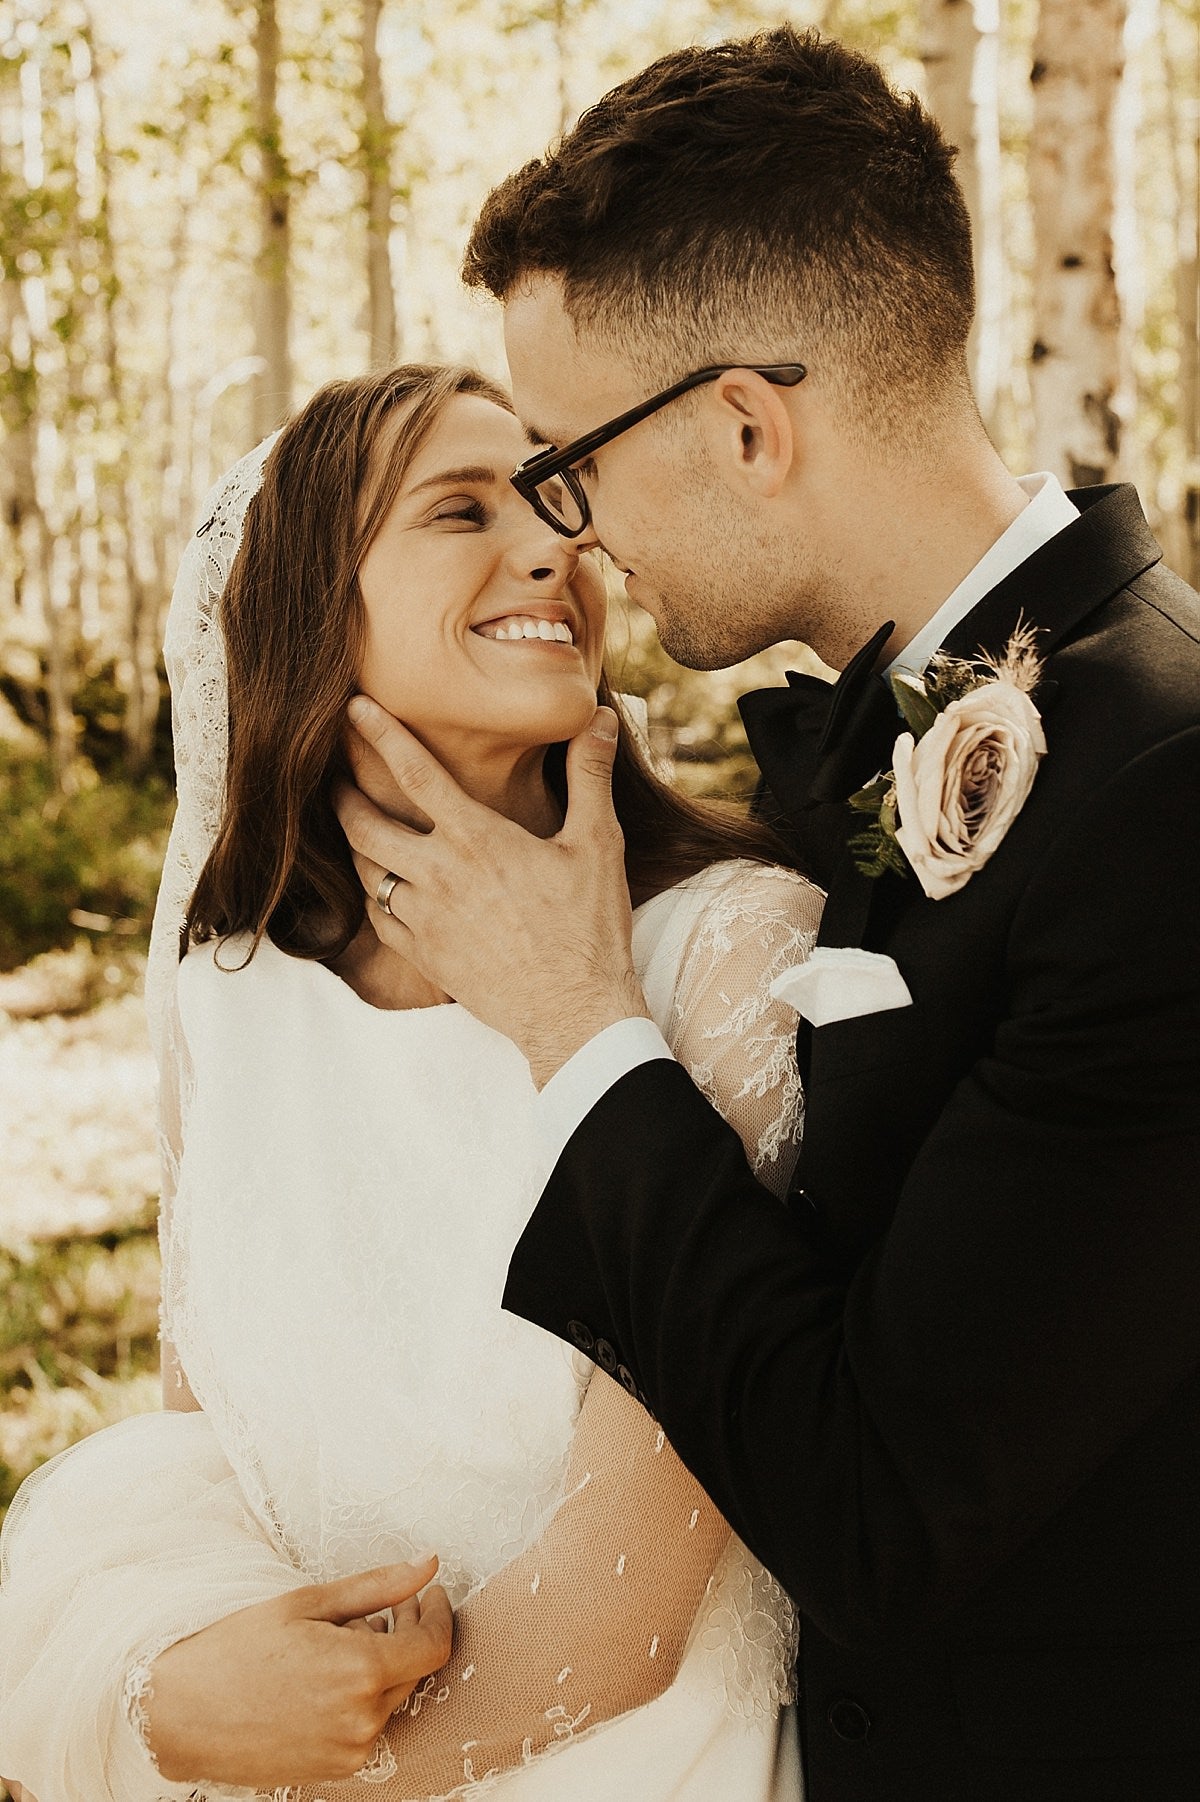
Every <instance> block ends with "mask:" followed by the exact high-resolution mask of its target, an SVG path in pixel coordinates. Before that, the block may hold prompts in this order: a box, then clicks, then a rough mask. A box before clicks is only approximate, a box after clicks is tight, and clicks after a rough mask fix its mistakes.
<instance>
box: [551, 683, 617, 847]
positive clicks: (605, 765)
mask: <svg viewBox="0 0 1200 1802" xmlns="http://www.w3.org/2000/svg"><path fill="white" fill-rule="evenodd" d="M616 754H617V716H616V714H615V713H614V712H613V710H612V708H611V707H598V708H597V709H596V716H595V718H594V719H593V721H592V723H591V725H590V726H587V727H586V728H585V729H584V730H583V731H582V732H580V733H579V734H578V736H577V737H575V738H573V739H572V740H571V743H570V744H569V745H568V747H567V817H566V821H565V823H564V825H563V836H564V837H566V838H584V837H586V838H588V839H592V838H594V836H595V834H596V833H597V832H605V831H608V832H619V830H620V828H619V827H618V825H617V816H616V814H615V813H614V812H613V803H612V771H613V759H614V758H615V757H616Z"/></svg>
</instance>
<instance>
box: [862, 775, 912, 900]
mask: <svg viewBox="0 0 1200 1802" xmlns="http://www.w3.org/2000/svg"><path fill="white" fill-rule="evenodd" d="M850 806H851V807H852V808H853V809H854V811H855V813H861V814H865V815H866V817H867V823H866V824H865V825H864V826H863V827H862V828H861V829H860V830H859V831H858V832H856V833H855V834H854V836H853V837H852V838H851V839H850V841H849V848H850V855H851V856H852V857H853V859H854V862H855V864H856V866H857V868H858V869H859V870H861V871H862V873H863V875H864V876H883V875H885V874H886V873H887V872H888V871H889V870H890V871H891V872H892V873H893V875H896V876H906V875H907V874H908V864H907V862H906V860H905V856H904V853H903V851H901V849H900V847H899V845H898V844H897V843H896V827H897V826H898V824H899V815H898V814H897V812H896V789H895V785H894V784H893V782H892V779H891V777H890V776H877V777H876V779H875V781H874V782H871V783H868V785H867V787H866V788H860V789H859V790H858V792H857V794H853V795H851V797H850Z"/></svg>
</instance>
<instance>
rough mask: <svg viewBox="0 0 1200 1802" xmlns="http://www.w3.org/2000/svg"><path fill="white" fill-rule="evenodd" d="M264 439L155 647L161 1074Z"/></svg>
mask: <svg viewBox="0 0 1200 1802" xmlns="http://www.w3.org/2000/svg"><path fill="white" fill-rule="evenodd" d="M278 436H279V434H278V432H274V433H272V435H271V436H270V437H269V438H264V439H263V441H262V443H261V444H259V445H256V447H255V448H254V450H252V451H250V452H249V453H248V454H247V455H246V456H244V457H243V458H242V459H241V460H240V462H237V463H235V464H234V466H233V468H232V469H230V470H228V471H227V472H226V473H225V475H223V476H222V477H221V479H220V481H219V482H217V483H216V485H215V486H214V487H213V488H211V489H210V490H209V493H208V494H207V496H206V497H205V501H204V506H203V508H202V511H201V519H202V524H201V525H200V527H199V529H198V530H197V531H196V532H195V533H194V534H193V535H192V537H191V538H189V540H188V542H187V546H186V548H185V550H184V553H183V557H182V558H181V560H180V564H179V573H178V575H177V576H176V578H175V587H174V591H173V592H172V595H171V607H170V611H169V612H168V614H167V630H166V637H165V639H164V643H163V654H164V656H165V659H166V665H167V676H168V679H169V681H170V684H171V727H172V734H173V737H174V742H175V785H176V791H177V795H178V805H177V807H176V811H175V819H174V822H173V824H172V826H171V837H170V841H169V843H168V845H167V855H166V861H165V863H164V865H163V873H162V881H161V884H160V886H159V891H158V900H157V902H156V904H155V908H154V926H153V930H152V932H151V935H150V958H149V962H148V964H147V967H146V1013H147V1017H148V1020H149V1024H150V1041H151V1044H152V1045H153V1047H154V1053H155V1056H156V1058H157V1059H158V1063H159V1068H160V1069H161V1068H162V1067H163V1062H164V1058H165V1055H166V1051H167V1046H168V1042H169V1038H170V1030H169V1023H170V1020H171V1016H172V1013H173V1005H174V993H175V973H176V971H177V969H178V967H179V951H180V933H181V932H182V930H183V922H184V919H185V917H186V915H187V908H188V902H189V901H190V900H191V898H192V894H193V891H194V890H195V887H196V883H197V880H198V878H199V875H200V871H201V870H202V869H203V867H204V864H205V862H206V860H207V858H208V854H209V852H210V851H211V850H212V847H213V845H214V843H215V841H216V836H217V830H218V827H219V826H220V823H221V810H222V808H223V806H224V802H225V768H226V762H227V760H228V755H229V714H228V684H227V679H226V673H225V642H224V639H223V637H222V635H221V626H220V620H219V618H218V606H219V603H220V599H221V596H222V594H223V593H224V591H225V584H226V582H227V581H228V580H229V571H230V568H231V567H232V564H233V559H234V557H235V556H236V555H237V548H238V545H239V544H240V543H241V537H242V522H243V521H244V519H245V517H246V509H247V507H248V506H249V505H250V502H251V501H252V500H253V498H254V496H255V495H256V494H257V493H258V490H259V488H260V487H261V486H262V479H263V467H264V465H265V463H266V460H267V456H268V454H269V453H270V450H271V446H272V445H273V444H274V443H275V440H276V438H277V437H278Z"/></svg>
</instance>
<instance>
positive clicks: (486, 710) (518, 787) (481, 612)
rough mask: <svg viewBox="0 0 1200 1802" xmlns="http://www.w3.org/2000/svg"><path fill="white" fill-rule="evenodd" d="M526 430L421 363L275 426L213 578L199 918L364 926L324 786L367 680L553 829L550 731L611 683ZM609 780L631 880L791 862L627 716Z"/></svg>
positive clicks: (504, 799) (313, 952) (475, 381)
mask: <svg viewBox="0 0 1200 1802" xmlns="http://www.w3.org/2000/svg"><path fill="white" fill-rule="evenodd" d="M526 448H527V444H526V440H525V437H524V434H523V433H522V430H521V428H520V426H519V425H518V423H517V421H516V419H515V417H514V415H513V413H512V408H511V403H510V402H509V399H508V397H507V395H506V394H505V393H504V391H503V389H501V388H499V387H498V386H496V384H494V383H492V382H490V381H488V380H487V379H486V378H485V377H483V376H481V375H478V374H477V373H475V372H474V371H471V370H465V369H454V368H441V369H438V368H431V367H427V366H425V365H407V366H404V367H401V368H399V369H395V370H391V371H388V372H387V373H385V374H381V375H374V376H367V377H363V378H361V379H359V380H357V381H352V382H338V383H333V384H331V385H330V386H328V387H326V388H323V389H322V390H321V391H320V392H319V393H318V394H316V395H315V396H314V397H313V399H312V400H311V401H310V402H309V403H308V405H307V406H306V407H305V408H304V409H303V411H302V412H301V413H300V414H298V415H297V417H296V418H295V419H294V420H293V421H292V422H291V423H290V424H289V425H288V426H287V427H286V428H285V429H284V431H283V432H282V433H281V435H280V437H279V439H278V441H277V443H276V444H275V446H274V447H273V449H272V451H271V453H270V455H269V456H268V458H267V461H266V465H265V469H264V476H263V485H262V488H261V489H260V491H259V492H258V494H257V495H256V496H255V498H254V499H253V501H252V502H251V503H250V508H249V511H248V513H247V515H246V521H245V527H244V532H243V537H242V543H241V547H240V549H239V551H238V555H237V557H236V559H235V561H234V564H233V567H232V570H231V571H230V576H229V582H228V585H227V587H226V589H225V593H224V595H223V597H222V626H223V631H224V636H225V642H226V650H227V659H228V670H229V721H230V726H229V767H228V779H227V797H226V807H225V812H224V818H223V821H222V825H221V829H220V833H219V835H218V838H217V841H216V844H215V845H214V847H213V850H212V853H211V856H210V857H209V859H208V862H207V864H206V865H205V867H204V869H203V871H202V873H201V876H200V880H199V882H198V884H197V886H196V890H195V893H194V895H193V897H192V900H191V905H190V908H189V910H188V915H187V933H188V936H189V938H190V939H191V940H194V941H196V942H203V941H204V940H206V939H208V938H212V937H223V936H225V935H228V934H231V933H241V932H248V933H249V934H250V935H251V939H252V942H253V944H255V945H257V944H258V942H259V941H260V940H261V939H262V937H263V935H264V934H265V933H269V934H270V937H271V938H272V939H273V941H274V942H275V943H276V944H277V945H278V946H280V947H281V949H283V950H285V951H288V952H290V953H292V955H294V956H300V957H315V958H319V959H323V960H325V961H330V962H332V961H336V960H337V959H339V958H341V957H342V956H343V954H345V953H346V952H347V951H348V949H349V948H350V947H351V945H352V942H353V941H354V940H355V938H356V936H359V935H361V936H359V947H360V950H361V947H362V946H363V945H364V944H365V945H367V946H368V948H369V949H373V947H372V946H371V942H370V938H369V929H368V934H364V933H363V928H364V900H363V893H362V888H361V885H360V883H359V880H358V876H357V875H356V873H355V870H354V866H353V863H352V862H351V859H350V853H349V849H348V847H347V845H346V842H345V839H344V837H343V835H342V831H341V828H340V826H339V824H338V822H337V819H336V816H335V814H334V812H333V806H332V800H331V796H332V793H333V791H334V789H335V787H336V785H337V783H338V782H339V781H344V780H349V779H350V777H351V769H350V764H349V761H348V757H347V750H346V724H345V707H346V703H347V702H348V701H349V699H350V697H351V696H352V695H353V694H354V693H355V692H356V690H357V689H359V688H362V689H363V690H364V691H365V692H366V693H368V694H370V695H372V696H373V697H374V698H375V699H376V700H378V701H379V702H380V703H381V704H382V705H383V706H385V707H386V708H388V710H389V712H392V713H394V714H395V715H396V716H397V717H398V718H400V719H402V720H403V721H404V722H405V724H406V725H408V726H409V727H410V729H411V730H412V731H414V732H415V733H416V734H417V736H418V737H419V738H421V740H422V741H423V742H424V743H425V744H426V745H427V747H428V748H429V749H430V750H432V751H433V752H434V753H435V754H436V755H437V756H438V758H439V759H440V760H441V761H442V763H443V764H444V765H445V767H446V768H447V769H448V770H449V771H450V772H451V774H452V775H453V776H454V777H455V779H456V780H457V781H458V782H459V783H460V785H461V786H463V787H464V788H466V790H467V792H468V793H470V794H472V795H473V796H474V797H475V798H476V799H479V800H484V801H486V802H488V804H489V805H491V806H494V807H496V808H497V809H498V810H499V811H501V812H503V813H505V814H507V815H508V816H509V817H510V818H513V819H516V820H518V821H519V822H520V823H521V824H522V825H524V826H526V827H528V828H529V829H530V830H531V831H536V832H538V833H540V834H541V835H542V836H548V835H549V834H551V833H553V832H555V831H556V830H557V828H558V826H559V824H560V823H561V818H562V811H563V808H564V806H565V800H566V794H565V778H564V763H563V756H562V749H561V747H562V745H563V743H564V741H566V740H567V739H569V738H570V737H572V736H573V734H575V733H577V732H579V731H581V730H582V729H583V727H584V726H586V724H587V722H588V720H589V719H590V717H591V714H592V712H593V711H594V709H595V706H596V701H597V698H599V699H600V700H601V701H606V702H609V701H611V699H612V696H611V691H610V689H609V686H608V683H607V680H606V677H605V675H604V670H603V652H604V625H605V601H604V589H603V584H602V581H601V579H600V575H599V571H598V570H597V569H596V567H595V565H594V563H593V561H592V559H591V557H590V556H582V557H581V556H580V555H579V553H578V552H577V550H576V549H575V547H574V546H573V545H571V544H570V543H569V542H568V541H567V540H566V539H564V538H562V537H561V536H560V535H559V534H558V533H557V532H555V531H554V530H552V529H551V528H550V527H549V526H548V525H547V524H545V523H544V522H543V521H542V520H540V519H538V517H537V516H536V514H535V513H534V512H533V511H532V509H531V508H530V507H528V506H527V505H526V503H525V502H524V501H523V500H522V499H521V497H520V496H519V495H518V494H517V493H516V491H515V490H514V488H513V487H512V485H511V482H510V480H509V477H510V474H511V471H512V469H513V468H514V466H515V465H516V464H517V463H518V462H519V461H520V460H521V457H522V454H523V452H524V451H525V449H526ZM203 529H204V528H203V527H202V528H201V530H202V531H203ZM564 632H566V633H567V634H568V636H569V642H566V641H564V639H563V633H564ZM548 634H552V635H548ZM613 798H614V803H615V805H616V810H617V815H618V818H619V819H620V822H621V825H622V828H623V830H624V832H625V839H626V852H627V856H626V867H627V873H628V876H629V883H630V888H631V891H632V892H633V895H634V898H635V900H644V899H647V898H648V897H649V896H650V895H652V894H654V893H656V892H658V891H660V890H662V889H664V888H667V887H670V886H671V885H672V884H673V883H675V882H678V881H680V880H682V879H683V878H685V877H687V876H690V875H694V874H695V873H696V872H697V871H699V870H701V869H704V868H705V867H706V866H707V865H709V864H711V863H713V862H715V861H717V860H719V859H721V858H727V857H749V858H752V859H755V860H759V861H763V862H776V863H780V862H782V863H787V862H788V861H789V856H788V853H787V852H786V851H785V850H784V848H783V846H782V845H781V844H780V843H779V842H778V841H777V839H776V838H775V836H774V834H773V833H771V832H770V831H769V829H768V828H767V827H765V826H764V825H762V824H761V823H759V822H757V821H753V820H750V819H748V818H746V817H745V815H744V814H742V813H740V812H739V811H738V810H736V809H733V808H727V807H723V806H721V805H719V804H715V803H712V802H708V803H704V804H701V803H698V802H695V801H692V800H690V799H689V798H688V797H686V796H684V795H681V794H680V793H678V792H677V791H676V790H674V789H672V788H670V787H669V786H668V785H667V784H666V783H664V782H663V781H661V779H660V778H659V777H658V776H657V775H656V774H655V773H654V771H653V770H652V769H651V768H650V766H649V765H648V763H647V762H646V760H645V758H644V757H643V756H642V754H641V751H640V749H639V747H638V744H637V741H636V739H635V738H634V736H633V735H632V734H631V733H630V732H628V731H627V730H624V729H622V731H621V734H620V742H619V745H618V750H617V759H616V764H615V767H614V771H613ZM342 973H343V974H347V975H349V971H348V969H343V972H342Z"/></svg>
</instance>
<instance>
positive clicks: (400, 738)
mask: <svg viewBox="0 0 1200 1802" xmlns="http://www.w3.org/2000/svg"><path fill="white" fill-rule="evenodd" d="M346 712H347V714H348V716H349V720H350V724H351V725H352V726H353V727H354V730H355V731H356V732H357V733H358V734H359V736H360V737H361V738H363V739H364V740H365V741H366V743H367V744H368V745H369V746H370V747H371V749H372V750H373V751H374V752H375V753H376V754H377V755H378V756H379V757H380V758H381V759H382V760H383V762H384V764H385V765H386V766H387V769H388V771H389V772H390V774H391V776H392V779H393V781H394V782H395V783H396V785H397V787H398V788H399V789H400V792H401V793H402V794H403V795H405V796H406V797H407V798H408V799H409V800H411V801H415V803H416V805H417V806H418V807H419V808H420V809H421V812H422V813H423V814H425V815H426V817H427V818H428V819H429V820H430V821H431V822H432V824H433V825H434V826H435V827H436V826H438V825H440V824H443V823H444V822H445V820H446V819H447V818H450V817H452V816H453V815H454V814H455V813H457V812H459V811H460V810H461V808H462V807H463V805H464V803H466V804H467V805H469V803H468V802H467V797H466V795H464V794H463V791H462V789H461V788H460V787H459V786H458V783H457V782H456V781H455V780H454V778H453V776H450V775H448V774H447V772H446V771H445V770H444V769H443V768H442V766H441V764H440V763H439V762H438V760H437V758H436V757H434V756H433V755H432V753H431V752H429V751H427V750H426V749H425V747H424V745H423V744H422V743H421V741H420V739H419V738H416V737H414V735H413V734H412V733H411V732H410V731H409V730H408V728H407V726H402V725H401V724H400V722H399V720H397V719H394V718H393V717H392V715H391V714H390V713H389V712H388V711H387V709H386V708H385V707H381V706H380V705H379V703H378V701H373V700H371V698H370V696H369V695H355V697H354V699H353V700H352V701H351V703H350V705H349V707H348V708H347V709H346ZM347 836H349V835H348V834H347Z"/></svg>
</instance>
